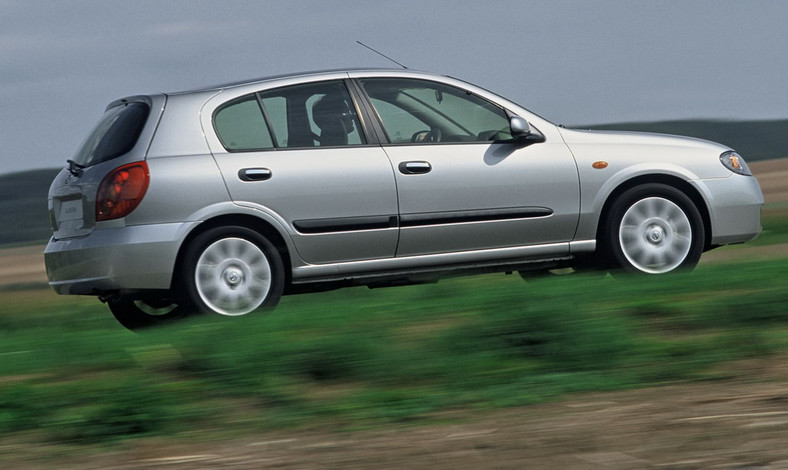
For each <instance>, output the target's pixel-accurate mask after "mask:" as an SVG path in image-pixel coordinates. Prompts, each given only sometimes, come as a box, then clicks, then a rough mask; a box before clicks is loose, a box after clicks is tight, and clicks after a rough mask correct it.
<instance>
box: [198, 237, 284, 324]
mask: <svg viewBox="0 0 788 470" xmlns="http://www.w3.org/2000/svg"><path fill="white" fill-rule="evenodd" d="M270 279H271V265H270V263H269V262H268V258H267V257H266V256H265V253H263V251H262V249H260V247H259V246H257V245H256V244H254V243H252V242H251V241H249V240H246V239H244V238H236V237H230V238H223V239H220V240H218V241H216V242H214V243H213V244H211V245H209V246H208V247H206V248H205V249H204V250H203V252H202V254H201V256H200V258H199V259H198V261H197V269H196V272H195V282H196V287H197V292H198V294H199V295H200V298H201V299H202V300H203V302H204V303H205V304H206V305H207V306H208V307H209V308H210V309H211V310H213V311H215V312H217V313H220V314H223V315H244V314H246V313H249V312H251V311H252V310H255V309H256V308H258V307H259V306H260V305H262V304H263V302H264V301H265V299H266V297H267V296H268V293H269V291H270V288H271V282H270Z"/></svg>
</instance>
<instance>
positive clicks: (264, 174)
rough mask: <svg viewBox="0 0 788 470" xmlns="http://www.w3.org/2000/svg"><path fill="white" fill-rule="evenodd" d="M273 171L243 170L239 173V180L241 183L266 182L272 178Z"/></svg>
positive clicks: (260, 169) (264, 169)
mask: <svg viewBox="0 0 788 470" xmlns="http://www.w3.org/2000/svg"><path fill="white" fill-rule="evenodd" d="M271 175H272V173H271V170H269V169H268V168H243V169H241V170H239V171H238V178H240V179H241V181H265V180H267V179H270V178H271Z"/></svg>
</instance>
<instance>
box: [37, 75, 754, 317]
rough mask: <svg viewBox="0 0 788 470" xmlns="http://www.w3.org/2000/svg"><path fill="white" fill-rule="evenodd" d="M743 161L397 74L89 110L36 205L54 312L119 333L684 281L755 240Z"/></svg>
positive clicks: (242, 86)
mask: <svg viewBox="0 0 788 470" xmlns="http://www.w3.org/2000/svg"><path fill="white" fill-rule="evenodd" d="M762 204H763V196H762V194H761V190H760V187H759V185H758V182H757V180H756V179H755V178H754V177H753V176H752V175H751V173H750V171H749V169H748V167H747V164H746V163H745V161H744V159H743V158H742V157H741V156H739V155H738V154H737V153H736V152H735V151H733V150H732V149H730V148H728V147H725V146H724V145H720V144H716V143H712V142H707V141H702V140H698V139H691V138H685V137H676V136H667V135H653V134H642V133H623V132H592V131H582V130H570V129H566V128H563V127H562V126H556V125H554V124H552V123H550V122H549V121H547V120H545V119H543V118H541V117H539V116H537V115H536V114H533V113H531V112H530V111H528V110H526V109H525V108H523V107H521V106H519V105H517V104H515V103H514V102H512V101H509V100H507V99H505V98H502V97H500V96H498V95H495V94H493V93H491V92H489V91H487V90H485V89H482V88H479V87H477V86H474V85H471V84H468V83H465V82H463V81H460V80H457V79H454V78H451V77H446V76H440V75H434V74H429V73H423V72H414V71H410V70H345V71H324V72H312V73H303V74H295V75H289V76H278V77H270V78H264V79H260V80H254V81H249V82H244V83H235V84H229V85H224V86H218V87H212V88H206V89H201V90H196V91H190V92H182V93H170V94H151V95H144V96H132V97H128V98H124V99H121V100H117V101H115V102H113V103H110V104H109V106H108V107H107V108H106V111H105V113H104V115H103V117H102V118H101V119H100V121H99V123H98V124H97V125H96V127H95V128H94V130H93V131H92V132H91V133H90V134H89V135H88V137H87V139H86V140H85V142H84V143H83V144H82V145H81V147H80V148H79V149H78V150H77V152H76V154H75V155H74V156H73V157H72V159H71V160H69V161H68V166H67V167H66V168H64V170H63V171H61V173H60V174H59V175H58V176H57V177H56V178H55V180H54V182H53V183H52V186H51V189H50V194H49V210H50V217H51V224H52V228H53V231H54V234H53V237H52V239H51V241H50V242H49V244H48V246H47V248H46V253H45V258H46V266H47V273H48V276H49V281H50V285H51V286H52V287H53V288H54V290H55V291H56V292H58V293H59V294H79V295H93V296H98V297H99V298H100V299H101V300H102V301H105V302H107V303H108V304H109V307H110V310H111V311H112V313H113V314H114V315H115V317H116V318H117V319H118V320H119V321H120V323H122V324H123V325H124V326H126V327H128V328H131V329H134V328H139V327H144V326H148V325H153V324H157V323H161V322H164V321H168V320H171V319H175V318H179V317H181V316H184V315H186V314H187V313H192V312H213V313H217V314H221V315H244V314H247V313H249V312H252V311H254V310H257V309H260V308H265V307H272V306H274V305H275V304H276V303H277V301H278V300H279V298H280V296H281V295H283V294H288V293H296V292H310V291H317V290H323V289H329V288H335V287H341V286H347V285H368V286H386V285H399V284H406V283H416V282H430V281H435V280H437V279H438V278H440V277H442V276H446V275H456V274H464V273H478V272H490V271H501V272H503V271H507V272H511V271H520V272H521V273H531V272H540V271H544V270H549V269H555V268H569V267H573V268H576V269H579V268H597V269H600V270H612V269H616V270H627V271H634V272H641V273H648V274H661V273H669V272H672V271H675V270H677V269H681V268H692V267H693V266H694V265H695V264H696V263H697V262H698V260H699V258H700V256H701V253H702V252H704V251H706V250H709V249H711V248H714V247H717V246H720V245H724V244H730V243H740V242H745V241H747V240H750V239H752V238H754V237H755V236H756V235H757V234H758V233H759V231H760V207H761V205H762Z"/></svg>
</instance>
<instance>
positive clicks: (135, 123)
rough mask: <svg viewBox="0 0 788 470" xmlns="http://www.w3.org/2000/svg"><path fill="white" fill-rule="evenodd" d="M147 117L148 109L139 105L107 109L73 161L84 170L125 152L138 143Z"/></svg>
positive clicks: (144, 105) (143, 105) (141, 104)
mask: <svg viewBox="0 0 788 470" xmlns="http://www.w3.org/2000/svg"><path fill="white" fill-rule="evenodd" d="M149 114H150V107H149V106H148V105H147V104H145V103H139V102H134V103H124V104H121V105H119V106H113V107H112V108H109V109H107V111H105V112H104V115H103V116H101V120H99V122H98V124H96V127H94V128H93V130H92V131H91V133H90V134H88V137H87V138H86V139H85V141H84V142H82V145H81V146H80V147H79V149H78V150H77V153H76V155H75V156H74V161H75V162H76V163H78V164H80V165H83V166H86V167H87V166H92V165H97V164H99V163H103V162H106V161H108V160H112V159H113V158H117V157H119V156H121V155H124V154H126V153H128V152H129V151H130V150H131V149H132V148H134V145H135V144H136V143H137V139H139V137H140V133H142V128H143V127H145V122H146V121H147V120H148V115H149Z"/></svg>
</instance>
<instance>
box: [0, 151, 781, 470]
mask: <svg viewBox="0 0 788 470" xmlns="http://www.w3.org/2000/svg"><path fill="white" fill-rule="evenodd" d="M752 166H753V169H754V171H755V172H756V174H757V175H758V176H759V179H760V181H761V183H762V186H763V188H764V192H765V194H766V198H767V202H768V206H767V207H766V209H765V210H764V228H765V230H764V234H763V236H762V237H761V238H759V239H758V240H756V241H755V242H753V243H751V244H747V245H744V246H735V247H726V248H722V249H719V250H715V251H713V252H711V253H708V254H706V255H705V256H704V259H703V261H702V263H701V266H700V267H699V268H698V270H696V271H695V272H694V273H691V274H681V275H676V276H667V277H660V278H649V280H648V282H644V280H643V278H633V279H628V278H623V279H613V278H611V277H609V276H608V277H605V278H601V279H600V278H594V277H584V276H581V275H574V276H571V277H556V278H553V279H545V280H539V281H532V282H529V283H524V282H523V281H522V280H520V279H519V278H518V277H517V276H504V275H490V276H476V277H469V278H463V279H455V280H448V281H441V282H440V283H438V284H436V285H428V286H411V287H401V288H391V289H383V290H367V289H365V288H355V289H346V290H343V291H337V292H329V293H324V294H312V295H305V296H293V297H288V298H285V299H283V301H282V303H281V304H280V307H279V308H277V310H276V311H274V312H272V313H271V314H268V315H259V316H254V317H248V318H241V319H235V321H220V320H219V319H213V320H210V319H198V320H197V321H190V322H187V323H183V324H180V325H175V326H174V327H172V328H167V329H161V330H158V331H154V332H151V333H149V334H144V335H135V334H132V333H128V332H126V331H125V330H123V329H122V328H121V327H119V326H118V325H116V324H115V322H114V320H113V319H112V318H111V317H110V316H109V314H108V313H107V312H106V309H105V307H103V306H102V305H100V304H99V303H98V302H96V301H95V300H93V299H82V298H71V297H57V296H55V295H54V294H52V293H50V292H49V291H48V290H45V289H42V283H43V282H44V276H43V271H42V270H43V266H42V263H41V259H40V252H41V250H42V248H41V247H40V246H31V247H17V248H11V249H7V250H3V251H2V252H0V266H2V268H0V285H3V286H4V287H2V288H1V289H2V291H0V296H2V305H0V309H2V314H0V337H2V340H1V341H0V357H2V358H3V360H2V361H0V436H2V441H1V442H2V443H0V461H3V462H6V463H7V466H8V468H40V467H52V466H57V467H58V468H66V467H72V468H107V467H115V468H140V467H145V468H151V467H153V468H157V467H161V468H209V467H210V468H222V467H228V468H261V467H266V466H268V467H276V468H316V467H328V468H346V467H354V468H380V467H425V466H430V467H434V468H458V467H472V468H522V467H524V466H532V467H534V468H550V467H552V468H557V467H561V468H590V467H599V466H602V467H610V468H644V467H649V466H657V465H664V466H667V467H668V468H708V467H711V466H715V465H738V466H750V467H752V468H758V466H761V467H764V466H767V465H770V466H771V467H770V468H782V467H784V466H785V465H786V462H788V449H784V445H780V443H783V442H784V438H785V435H786V433H788V407H786V400H788V397H787V396H786V394H785V392H784V390H785V388H784V387H785V384H786V383H788V354H786V352H788V310H787V309H786V307H785V306H786V304H787V303H788V302H787V301H788V291H787V290H786V289H785V282H786V278H788V272H787V270H786V269H785V260H786V258H788V250H786V243H788V223H787V222H786V221H788V213H787V212H788V206H787V205H786V202H788V200H787V199H786V194H788V191H786V190H785V183H784V181H786V179H785V177H786V176H788V165H786V161H785V160H782V161H769V162H756V163H754V164H753V165H752ZM55 463H57V465H55Z"/></svg>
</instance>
